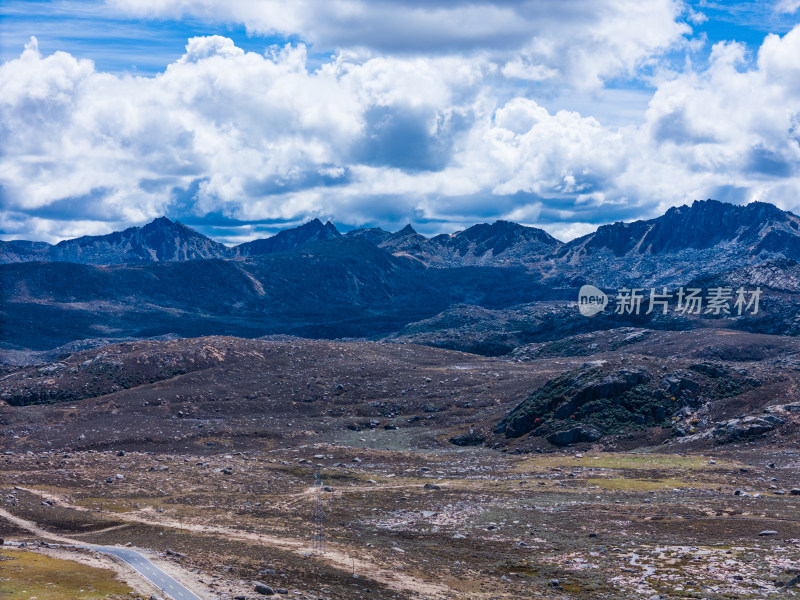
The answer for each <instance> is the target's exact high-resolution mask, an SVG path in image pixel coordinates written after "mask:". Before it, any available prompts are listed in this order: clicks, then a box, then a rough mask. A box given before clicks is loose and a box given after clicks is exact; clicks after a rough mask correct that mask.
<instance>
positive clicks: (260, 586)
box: [253, 583, 275, 596]
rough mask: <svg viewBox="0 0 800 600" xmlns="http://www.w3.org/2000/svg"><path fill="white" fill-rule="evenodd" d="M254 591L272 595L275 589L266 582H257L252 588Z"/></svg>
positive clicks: (263, 594)
mask: <svg viewBox="0 0 800 600" xmlns="http://www.w3.org/2000/svg"><path fill="white" fill-rule="evenodd" d="M253 589H254V590H255V592H256V593H258V594H261V595H262V596H274V595H275V590H273V589H272V588H271V587H269V586H268V585H267V584H266V583H257V584H256V586H255V588H253Z"/></svg>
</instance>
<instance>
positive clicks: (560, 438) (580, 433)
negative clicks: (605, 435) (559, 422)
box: [547, 425, 601, 446]
mask: <svg viewBox="0 0 800 600" xmlns="http://www.w3.org/2000/svg"><path fill="white" fill-rule="evenodd" d="M600 437H601V436H600V432H599V431H597V430H596V429H594V428H592V427H584V426H583V425H578V426H577V427H572V428H571V429H566V430H563V431H556V432H555V433H551V434H550V435H548V436H547V441H548V442H550V443H551V444H553V445H554V446H569V445H570V444H577V443H579V442H594V441H596V440H599V439H600Z"/></svg>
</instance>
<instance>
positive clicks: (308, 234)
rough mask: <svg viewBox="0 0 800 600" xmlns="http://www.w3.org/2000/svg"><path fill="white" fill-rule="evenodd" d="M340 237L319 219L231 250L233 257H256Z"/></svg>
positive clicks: (339, 234) (333, 229)
mask: <svg viewBox="0 0 800 600" xmlns="http://www.w3.org/2000/svg"><path fill="white" fill-rule="evenodd" d="M339 237H342V234H341V233H339V231H338V230H337V229H336V227H335V226H334V224H333V223H331V222H330V221H328V222H327V223H325V224H324V225H323V223H322V221H320V220H319V219H314V220H313V221H309V222H308V223H305V224H304V225H301V226H300V227H295V228H294V229H284V230H283V231H280V232H278V233H276V234H275V235H273V236H272V237H269V238H265V239H260V240H253V241H252V242H245V243H244V244H239V245H238V246H235V247H234V248H232V253H233V254H234V255H235V256H258V255H260V254H273V253H275V252H285V251H286V250H292V249H294V248H299V247H300V246H302V245H304V244H309V243H311V242H319V241H321V240H332V239H336V238H339Z"/></svg>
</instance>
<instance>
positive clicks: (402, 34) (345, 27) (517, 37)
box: [106, 0, 695, 89]
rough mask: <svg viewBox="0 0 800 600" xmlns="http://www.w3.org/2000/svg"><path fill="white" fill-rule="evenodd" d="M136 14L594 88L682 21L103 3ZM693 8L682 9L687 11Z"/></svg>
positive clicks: (522, 7) (582, 8)
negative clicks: (486, 57)
mask: <svg viewBox="0 0 800 600" xmlns="http://www.w3.org/2000/svg"><path fill="white" fill-rule="evenodd" d="M106 2H107V4H108V5H109V6H110V7H112V8H113V9H115V10H118V11H121V12H123V13H125V14H130V15H135V16H138V17H149V18H159V17H171V18H177V17H180V16H184V15H191V16H194V17H199V18H204V19H208V20H213V21H223V22H228V23H242V24H244V25H245V26H246V27H247V29H248V31H249V32H251V33H257V34H270V35H271V34H280V35H284V36H290V35H296V36H299V37H300V39H302V40H304V41H305V42H307V43H310V44H313V45H314V47H315V50H316V51H327V50H333V49H337V50H342V49H348V48H366V49H369V50H370V51H374V52H377V53H380V54H383V55H386V54H395V55H396V54H404V53H405V54H424V55H427V56H430V55H436V54H439V55H441V54H448V53H450V54H457V53H462V54H464V53H466V54H472V55H474V54H475V53H480V52H488V53H490V54H492V55H494V56H496V57H497V60H498V62H500V63H501V64H503V65H504V67H503V73H504V74H505V75H506V76H507V77H511V78H519V79H526V80H532V81H540V80H544V79H551V78H553V77H555V76H556V74H560V75H561V77H562V78H565V79H566V80H568V81H570V82H571V83H572V84H573V85H577V86H579V87H581V88H591V89H597V88H599V87H600V82H601V81H602V80H604V79H606V78H609V77H616V76H619V75H626V74H631V73H634V72H635V71H636V69H637V68H638V67H640V66H642V65H643V64H646V63H647V62H648V61H649V60H650V59H651V58H652V57H653V56H657V55H659V54H661V53H663V52H664V51H666V50H668V49H670V48H673V47H675V46H676V45H680V44H682V43H683V42H684V41H685V38H684V36H685V35H687V34H689V33H690V31H691V30H690V27H689V26H688V25H686V24H685V23H683V22H682V21H681V19H682V18H683V15H684V4H683V2H682V1H680V0H649V1H648V2H646V3H643V2H641V1H640V0H561V1H559V2H552V1H547V0H527V1H519V2H501V3H497V2H490V1H488V0H478V1H477V2H470V3H456V2H450V1H449V0H430V1H428V2H410V3H409V2H405V1H400V0H318V1H314V0H260V1H258V2H254V1H252V0H106ZM694 14H695V13H693V12H691V11H690V12H689V15H688V16H689V17H690V18H692V15H694Z"/></svg>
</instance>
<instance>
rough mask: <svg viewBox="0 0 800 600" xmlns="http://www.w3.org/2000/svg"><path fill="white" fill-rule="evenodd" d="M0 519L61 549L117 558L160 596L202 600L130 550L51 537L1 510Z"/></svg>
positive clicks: (57, 536) (7, 543) (49, 534)
mask: <svg viewBox="0 0 800 600" xmlns="http://www.w3.org/2000/svg"><path fill="white" fill-rule="evenodd" d="M0 518H2V519H6V520H7V521H11V522H12V523H14V524H15V525H17V526H19V527H21V528H23V529H27V530H28V531H30V532H31V533H33V534H35V535H37V536H39V537H43V538H45V539H48V538H49V539H51V540H56V541H58V542H59V543H60V545H61V546H62V547H65V548H70V547H72V548H86V549H89V550H94V551H95V552H102V553H103V554H109V555H111V556H116V557H117V558H119V559H121V560H122V561H123V562H125V563H126V564H128V565H129V566H131V567H132V568H133V569H135V570H136V572H138V573H139V574H140V575H141V576H142V577H144V578H145V579H147V580H148V581H149V582H150V583H152V584H153V585H154V586H156V587H157V588H158V589H159V590H161V593H162V594H164V595H166V596H169V597H170V598H172V599H173V600H203V598H201V597H200V596H198V595H197V594H195V593H194V592H192V591H191V590H190V589H189V588H187V587H186V586H184V585H183V584H181V583H180V582H178V581H176V580H175V579H173V578H172V577H170V576H169V575H167V574H166V573H165V572H164V571H162V570H161V569H159V568H158V567H157V566H155V565H154V564H153V563H152V562H150V560H148V559H147V558H145V557H144V556H142V555H141V554H139V553H138V552H137V551H136V550H134V549H132V548H118V547H116V546H96V545H94V544H86V543H81V542H78V541H76V540H73V539H70V538H67V537H64V536H60V535H53V534H51V533H48V532H46V531H44V530H43V529H42V528H40V527H39V526H38V525H37V524H36V523H34V522H33V521H27V520H25V519H22V518H20V517H17V516H15V515H13V514H11V513H10V512H8V511H7V510H5V509H2V508H0ZM6 545H8V546H17V545H18V544H17V543H15V542H6Z"/></svg>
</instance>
